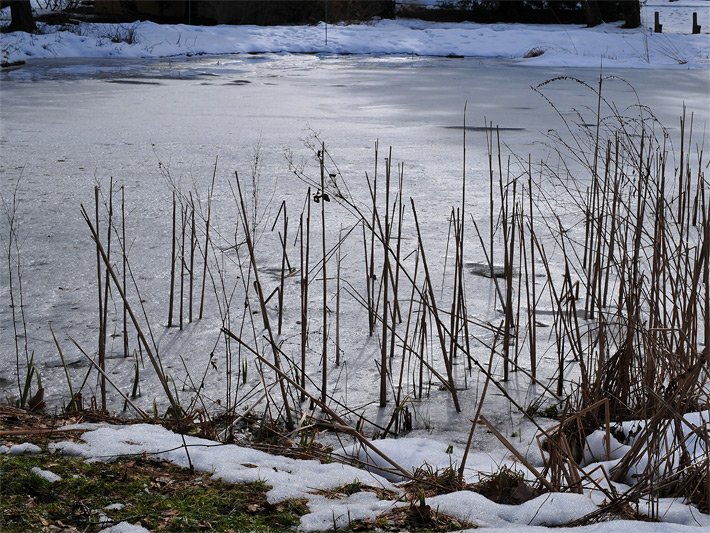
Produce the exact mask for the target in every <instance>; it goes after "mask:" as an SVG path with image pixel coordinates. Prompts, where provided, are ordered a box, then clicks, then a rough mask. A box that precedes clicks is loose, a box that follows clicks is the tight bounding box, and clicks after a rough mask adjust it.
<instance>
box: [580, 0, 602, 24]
mask: <svg viewBox="0 0 710 533" xmlns="http://www.w3.org/2000/svg"><path fill="white" fill-rule="evenodd" d="M582 5H583V6H584V18H585V19H586V20H587V28H592V27H594V26H598V25H599V24H601V23H602V14H601V11H600V10H599V4H598V3H597V0H584V1H583V2H582Z"/></svg>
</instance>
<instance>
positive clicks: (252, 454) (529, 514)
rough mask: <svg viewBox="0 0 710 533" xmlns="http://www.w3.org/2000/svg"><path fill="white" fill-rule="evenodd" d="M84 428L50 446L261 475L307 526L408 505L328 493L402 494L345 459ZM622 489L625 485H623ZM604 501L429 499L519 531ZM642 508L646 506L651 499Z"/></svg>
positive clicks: (403, 445)
mask: <svg viewBox="0 0 710 533" xmlns="http://www.w3.org/2000/svg"><path fill="white" fill-rule="evenodd" d="M67 427H70V426H67ZM83 427H85V428H86V429H87V432H86V433H84V434H83V436H82V440H83V442H69V441H67V442H60V443H57V444H52V445H50V449H51V450H54V451H56V452H60V453H64V454H68V455H76V456H80V457H84V458H86V459H88V460H92V461H93V460H98V461H108V460H111V459H113V458H115V457H118V456H122V455H133V454H138V455H140V454H148V455H150V456H152V457H155V458H157V459H163V460H168V461H170V462H173V463H175V464H177V465H179V466H182V467H187V466H189V465H190V464H192V465H193V466H194V468H195V469H196V470H198V471H202V472H210V473H212V475H213V476H214V477H216V478H219V479H222V480H225V481H228V482H234V483H248V482H254V481H257V480H261V481H264V482H266V483H267V484H269V485H271V486H272V487H273V488H272V489H271V491H270V492H269V493H268V495H267V497H268V500H269V501H270V502H272V503H275V502H281V501H284V500H287V499H292V498H305V499H306V500H307V501H308V506H309V509H310V512H309V513H308V514H306V515H304V516H303V517H302V518H301V530H303V531H322V530H330V529H332V528H333V526H334V524H336V526H337V527H338V528H340V527H347V525H348V524H349V523H350V522H351V521H354V520H360V519H366V518H374V517H376V516H378V515H379V514H381V513H383V512H386V511H389V510H391V509H393V508H394V507H397V506H402V505H407V503H405V502H402V501H399V500H394V499H392V500H388V499H378V497H377V496H376V495H375V494H373V493H371V492H357V493H355V494H351V495H349V496H347V497H343V498H340V499H329V498H327V497H325V496H324V495H323V492H322V491H323V490H327V489H337V488H338V487H342V486H344V485H346V484H348V483H354V482H358V483H362V484H364V485H370V486H373V487H378V488H381V489H387V490H388V491H391V493H390V494H395V495H396V494H401V493H402V489H401V488H400V487H398V486H397V485H393V484H392V483H390V482H388V481H387V480H385V479H383V478H382V477H380V476H378V475H376V474H372V473H369V472H366V471H364V470H360V469H357V468H354V467H351V466H347V465H343V464H339V463H330V464H321V463H319V462H318V461H313V460H297V459H291V458H287V457H282V456H276V455H271V454H268V453H265V452H261V451H258V450H254V449H251V448H244V447H241V446H236V445H222V444H219V443H217V442H213V441H209V440H205V439H199V438H195V437H189V436H185V437H184V439H183V437H182V436H181V435H178V434H175V433H173V432H171V431H168V430H167V429H165V428H163V427H161V426H155V425H148V424H136V425H128V426H111V425H92V424H87V425H84V426H83ZM376 442H377V444H378V446H381V447H384V448H387V450H388V453H389V454H390V455H391V456H392V458H393V459H394V460H395V461H398V462H400V464H415V463H416V462H419V461H420V460H421V457H423V456H428V457H430V458H431V459H433V465H432V466H433V467H434V468H438V467H441V466H445V465H439V464H436V463H437V461H436V459H437V457H439V456H441V455H442V450H441V449H440V448H441V443H440V442H438V441H435V440H427V439H416V446H410V445H409V444H411V443H409V442H407V439H405V440H404V441H402V440H400V441H392V440H380V441H376ZM397 444H400V445H397ZM188 454H189V455H188ZM422 454H423V455H422ZM476 455H478V456H479V457H477V458H476V459H475V460H474V462H476V463H479V464H481V463H483V462H485V458H484V456H485V454H476ZM488 461H489V465H490V467H491V468H492V469H493V470H495V468H496V466H497V465H496V463H495V462H493V461H490V458H488ZM506 462H507V461H506ZM498 466H500V465H498ZM471 474H472V475H473V473H471ZM469 481H475V479H469ZM619 488H621V489H622V490H623V486H620V487H619ZM598 500H599V498H598V495H595V494H593V493H592V492H586V493H585V494H573V493H556V494H543V495H541V496H539V497H537V498H535V499H532V500H530V501H528V502H526V503H524V504H522V505H518V506H515V505H503V504H498V503H495V502H492V501H490V500H488V499H487V498H485V497H484V496H482V495H480V494H477V493H475V492H471V491H459V492H454V493H451V494H446V495H441V496H435V497H432V498H428V499H427V501H426V503H427V504H428V505H430V506H431V508H432V509H437V510H438V512H443V513H447V514H450V515H452V516H454V517H455V518H457V519H459V520H462V521H466V522H467V523H470V524H472V525H474V526H478V527H484V528H487V529H486V530H487V531H511V530H520V529H519V528H525V531H535V530H546V529H547V527H551V526H560V525H564V524H567V523H569V522H571V521H573V520H577V519H579V518H582V517H584V516H585V515H587V514H589V513H591V512H594V511H595V510H596V509H597V504H599V503H601V502H600V501H598ZM641 503H642V502H641ZM639 507H640V509H641V511H642V507H643V505H639ZM658 508H659V519H660V520H661V522H659V523H648V522H644V523H643V526H644V531H649V532H667V531H693V530H697V529H696V528H698V527H699V528H707V527H710V517H708V516H707V515H703V514H701V513H698V512H697V510H696V509H694V508H691V507H689V506H687V505H684V504H683V503H682V502H681V501H680V500H673V499H667V498H666V499H664V498H661V499H660V500H659V501H658ZM642 512H643V511H642ZM637 525H638V522H629V521H622V520H616V521H609V522H603V523H599V524H595V525H591V526H586V527H582V528H575V529H574V530H573V531H575V532H595V533H596V532H611V531H620V530H622V529H623V528H625V527H637ZM693 526H695V527H693ZM488 528H490V529H488ZM563 530H565V531H567V530H572V529H571V528H567V529H563Z"/></svg>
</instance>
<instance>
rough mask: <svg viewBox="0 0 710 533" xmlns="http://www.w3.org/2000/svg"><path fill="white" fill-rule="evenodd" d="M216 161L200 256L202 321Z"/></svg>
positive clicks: (208, 194)
mask: <svg viewBox="0 0 710 533" xmlns="http://www.w3.org/2000/svg"><path fill="white" fill-rule="evenodd" d="M217 160H218V158H217V157H215V158H214V170H213V171H212V183H211V184H210V188H209V191H208V192H207V220H206V221H205V245H204V253H203V255H202V287H201V288H200V314H199V318H200V319H202V315H203V311H204V308H205V281H206V280H207V252H208V250H209V245H210V222H211V219H212V193H213V192H214V182H215V178H216V177H217Z"/></svg>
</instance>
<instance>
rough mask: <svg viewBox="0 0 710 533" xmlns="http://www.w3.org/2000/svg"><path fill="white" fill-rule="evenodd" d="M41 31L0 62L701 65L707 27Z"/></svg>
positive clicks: (5, 49) (145, 26)
mask: <svg viewBox="0 0 710 533" xmlns="http://www.w3.org/2000/svg"><path fill="white" fill-rule="evenodd" d="M41 28H42V32H43V33H42V34H41V35H30V34H27V33H22V32H15V33H12V34H7V35H3V36H2V41H1V42H2V48H1V54H2V60H3V61H8V62H13V61H20V60H31V59H34V58H75V57H120V58H158V57H171V56H191V55H205V54H209V55H211V54H238V53H307V54H373V55H420V56H465V57H481V58H504V59H509V60H515V61H516V62H519V63H521V64H526V65H535V66H548V67H550V66H579V67H594V68H598V67H599V66H600V65H601V64H603V65H605V66H607V67H630V68H649V67H651V68H659V67H663V68H669V67H680V68H701V67H707V66H710V34H708V33H703V34H700V35H688V34H669V33H663V34H654V33H652V32H649V31H648V29H644V28H639V29H636V30H624V29H620V28H619V27H618V24H605V25H601V26H598V27H596V28H585V27H581V26H573V25H558V26H550V25H533V24H475V23H457V24H453V23H434V22H424V21H419V20H382V21H377V22H373V23H369V24H352V25H336V26H333V25H326V24H320V25H317V26H272V27H263V26H213V27H199V26H187V25H181V24H180V25H160V24H154V23H152V22H137V23H134V24H122V25H117V24H89V23H82V24H79V25H76V26H67V27H58V26H47V25H42V26H41Z"/></svg>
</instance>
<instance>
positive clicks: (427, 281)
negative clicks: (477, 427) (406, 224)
mask: <svg viewBox="0 0 710 533" xmlns="http://www.w3.org/2000/svg"><path fill="white" fill-rule="evenodd" d="M409 201H410V202H411V204H412V213H413V215H414V225H415V227H416V230H417V240H418V243H419V251H420V252H421V257H422V265H423V266H424V280H425V284H426V287H427V292H428V296H429V302H428V304H429V309H430V310H431V312H432V314H433V316H434V320H435V321H436V328H437V334H438V337H439V345H440V347H441V356H442V359H443V360H444V365H445V367H446V376H447V381H448V388H449V392H451V399H452V400H453V402H454V407H455V408H456V412H457V413H460V412H461V407H460V405H459V399H458V394H457V393H456V385H455V383H454V376H453V372H452V365H451V360H450V358H449V356H448V354H447V352H446V341H445V339H444V331H443V328H442V323H441V319H440V318H439V316H438V311H437V306H436V296H435V295H434V287H433V285H432V283H431V276H430V275H429V265H428V264H427V260H426V253H425V251H424V243H423V241H422V234H421V231H420V229H419V219H418V218H417V209H416V206H415V205H414V199H413V198H410V199H409Z"/></svg>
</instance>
